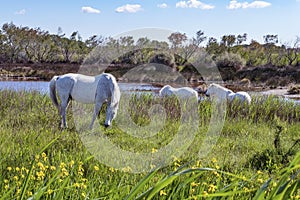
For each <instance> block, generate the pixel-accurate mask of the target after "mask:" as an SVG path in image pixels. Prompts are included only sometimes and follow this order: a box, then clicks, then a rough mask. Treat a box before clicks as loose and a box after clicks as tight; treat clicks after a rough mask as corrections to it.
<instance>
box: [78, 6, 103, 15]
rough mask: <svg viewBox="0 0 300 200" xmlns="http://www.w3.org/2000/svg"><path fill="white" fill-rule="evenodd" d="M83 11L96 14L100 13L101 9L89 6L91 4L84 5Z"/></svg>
mask: <svg viewBox="0 0 300 200" xmlns="http://www.w3.org/2000/svg"><path fill="white" fill-rule="evenodd" d="M81 11H82V12H84V13H96V14H99V13H100V10H97V9H95V8H92V7H89V6H83V7H82V8H81Z"/></svg>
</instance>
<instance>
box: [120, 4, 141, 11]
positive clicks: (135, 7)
mask: <svg viewBox="0 0 300 200" xmlns="http://www.w3.org/2000/svg"><path fill="white" fill-rule="evenodd" d="M140 10H142V7H141V5H139V4H126V5H124V6H121V7H118V8H116V10H115V11H116V12H118V13H122V12H128V13H135V12H138V11H140Z"/></svg>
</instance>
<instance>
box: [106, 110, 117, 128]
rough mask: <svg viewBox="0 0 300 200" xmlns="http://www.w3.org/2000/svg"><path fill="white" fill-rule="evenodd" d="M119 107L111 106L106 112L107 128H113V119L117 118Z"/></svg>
mask: <svg viewBox="0 0 300 200" xmlns="http://www.w3.org/2000/svg"><path fill="white" fill-rule="evenodd" d="M117 111H118V105H113V106H109V108H108V109H107V112H106V120H105V123H104V126H105V127H106V128H107V127H109V126H111V124H112V121H113V119H115V117H116V116H117Z"/></svg>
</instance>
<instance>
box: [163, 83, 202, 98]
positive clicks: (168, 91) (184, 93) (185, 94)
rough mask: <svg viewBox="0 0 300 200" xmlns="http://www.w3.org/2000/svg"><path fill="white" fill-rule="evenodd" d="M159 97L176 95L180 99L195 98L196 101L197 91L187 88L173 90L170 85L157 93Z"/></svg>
mask: <svg viewBox="0 0 300 200" xmlns="http://www.w3.org/2000/svg"><path fill="white" fill-rule="evenodd" d="M159 95H160V96H171V95H177V96H179V97H182V98H189V97H195V98H196V99H197V100H198V93H197V91H196V90H194V89H192V88H189V87H182V88H173V87H172V86H170V85H166V86H164V87H163V88H162V89H161V90H160V91H159Z"/></svg>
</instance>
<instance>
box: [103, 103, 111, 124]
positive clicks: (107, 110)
mask: <svg viewBox="0 0 300 200" xmlns="http://www.w3.org/2000/svg"><path fill="white" fill-rule="evenodd" d="M110 106H111V102H110V101H107V108H106V119H105V123H104V126H105V127H109V126H110V125H111V124H110V123H111V121H112V119H110V118H111V107H110Z"/></svg>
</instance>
